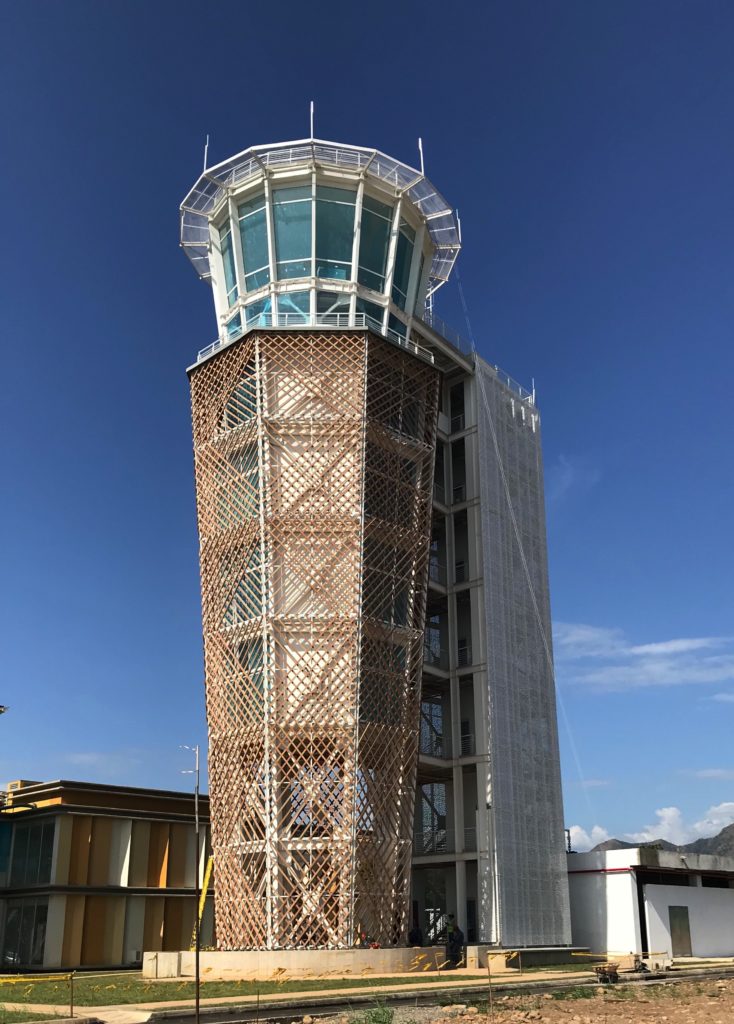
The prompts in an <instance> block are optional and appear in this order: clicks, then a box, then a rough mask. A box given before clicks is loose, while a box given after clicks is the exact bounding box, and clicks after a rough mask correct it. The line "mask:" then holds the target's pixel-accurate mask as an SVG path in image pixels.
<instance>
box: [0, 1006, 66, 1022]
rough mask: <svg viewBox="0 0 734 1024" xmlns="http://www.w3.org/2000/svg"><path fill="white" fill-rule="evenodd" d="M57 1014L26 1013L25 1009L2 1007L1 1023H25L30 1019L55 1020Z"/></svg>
mask: <svg viewBox="0 0 734 1024" xmlns="http://www.w3.org/2000/svg"><path fill="white" fill-rule="evenodd" d="M55 1019H56V1016H55V1015H54V1014H49V1013H35V1012H29V1013H26V1012H24V1011H23V1010H3V1009H2V1008H0V1024H25V1022H26V1021H28V1020H55Z"/></svg>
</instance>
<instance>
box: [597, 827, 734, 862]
mask: <svg viewBox="0 0 734 1024" xmlns="http://www.w3.org/2000/svg"><path fill="white" fill-rule="evenodd" d="M637 846H655V847H657V848H658V849H660V850H672V851H673V852H675V853H712V854H715V855H716V856H717V857H734V824H732V825H727V826H726V828H722V830H721V832H719V834H718V835H717V836H711V837H710V838H708V839H696V840H694V841H693V842H692V843H686V844H685V845H684V846H676V845H675V843H669V842H668V840H667V839H653V840H652V842H649V843H627V842H625V841H624V840H623V839H607V840H606V841H605V842H603V843H598V844H597V845H596V846H595V847H594V850H631V849H634V848H635V847H637Z"/></svg>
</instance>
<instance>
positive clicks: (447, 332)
mask: <svg viewBox="0 0 734 1024" xmlns="http://www.w3.org/2000/svg"><path fill="white" fill-rule="evenodd" d="M420 319H421V320H422V321H423V323H424V324H426V326H427V327H431V328H432V329H433V330H434V331H435V332H436V334H440V335H441V337H442V338H444V339H445V340H446V341H448V342H449V344H451V345H453V346H454V348H457V349H458V350H459V352H461V353H463V355H466V356H468V355H472V353H473V352H474V346H473V345H472V344H471V342H470V341H467V339H466V338H464V337H462V335H461V334H459V332H458V331H457V330H455V329H454V328H453V327H451V326H450V325H449V324H447V323H446V321H445V320H442V319H441V317H440V316H437V315H436V313H432V312H430V311H429V310H425V311H424V312H423V315H422V316H421V317H420ZM492 369H493V370H494V372H495V374H496V376H497V379H498V380H500V381H502V383H503V384H504V385H505V386H506V387H508V388H509V389H510V390H511V391H514V392H515V394H516V395H518V396H519V397H520V398H521V399H522V400H523V402H527V403H528V404H529V405H535V391H534V390H533V391H528V389H527V388H524V387H523V386H522V384H518V382H517V381H516V380H515V379H514V377H511V376H510V375H509V373H505V371H504V370H500V368H499V366H496V365H495V366H493V367H492ZM459 429H463V427H462V428H459ZM453 431H454V428H453V427H452V432H453Z"/></svg>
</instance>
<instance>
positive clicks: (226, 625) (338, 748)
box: [189, 330, 439, 949]
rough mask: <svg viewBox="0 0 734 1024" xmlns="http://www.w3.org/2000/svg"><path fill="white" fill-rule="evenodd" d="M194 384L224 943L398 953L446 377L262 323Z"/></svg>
mask: <svg viewBox="0 0 734 1024" xmlns="http://www.w3.org/2000/svg"><path fill="white" fill-rule="evenodd" d="M189 375H190V381H191V392H192V414H193V429H194V456H195V472H196V492H197V513H198V525H199V536H200V565H201V582H202V614H203V631H204V653H205V670H206V683H205V685H206V701H207V718H208V725H209V740H210V758H209V765H210V768H209V772H210V794H211V819H212V847H213V855H214V864H215V871H214V878H215V883H214V885H215V896H216V899H215V906H216V933H217V942H218V945H219V947H220V948H222V949H246V948H261V949H279V948H348V947H351V946H354V945H356V944H359V943H360V942H361V941H363V936H366V937H368V938H369V939H370V940H371V941H375V942H379V943H380V944H381V945H391V944H395V943H398V942H400V941H402V940H403V939H404V935H405V931H406V925H407V920H408V900H409V885H410V862H411V841H412V824H413V806H414V799H415V777H416V767H417V746H418V733H419V730H418V718H419V709H420V686H421V669H422V655H423V629H424V620H425V607H426V591H427V579H428V551H429V543H430V536H431V494H432V487H433V466H434V455H435V432H436V422H437V407H438V388H439V373H438V371H437V370H435V369H434V367H433V366H431V365H430V364H429V363H427V362H425V361H424V360H422V359H420V358H418V357H416V356H415V355H413V354H411V353H410V352H407V351H405V350H401V349H398V348H397V347H395V346H394V345H391V344H389V343H388V342H386V341H384V340H382V339H380V338H379V337H377V336H376V335H374V334H372V333H371V332H370V331H367V330H363V331H355V330H350V331H344V332H340V331H325V332H318V331H313V330H310V331H298V330H279V331H275V330H271V331H267V330H263V331H260V330H255V331H252V332H250V333H249V334H247V335H246V336H245V337H243V338H242V339H240V340H239V341H237V342H235V343H233V344H231V345H229V346H227V347H226V348H224V349H222V350H221V351H219V352H217V353H216V354H214V355H212V356H211V357H210V358H209V359H207V360H206V361H204V362H202V363H199V364H197V365H195V366H194V367H192V368H191V369H190V371H189Z"/></svg>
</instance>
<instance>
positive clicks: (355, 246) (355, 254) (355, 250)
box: [349, 177, 364, 323]
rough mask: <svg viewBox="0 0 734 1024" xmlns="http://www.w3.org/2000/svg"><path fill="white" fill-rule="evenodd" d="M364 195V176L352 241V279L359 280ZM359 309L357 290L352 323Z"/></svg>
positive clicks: (351, 317)
mask: <svg viewBox="0 0 734 1024" xmlns="http://www.w3.org/2000/svg"><path fill="white" fill-rule="evenodd" d="M363 197H364V177H362V178H360V179H359V185H358V186H357V201H356V204H355V207H354V241H353V243H352V270H351V278H352V281H354V282H355V285H356V282H357V275H358V274H359V242H360V238H361V233H362V199H363ZM356 311H357V292H356V290H355V292H354V294H353V295H352V298H351V302H350V306H349V313H350V319H351V321H352V323H354V314H355V313H356Z"/></svg>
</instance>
